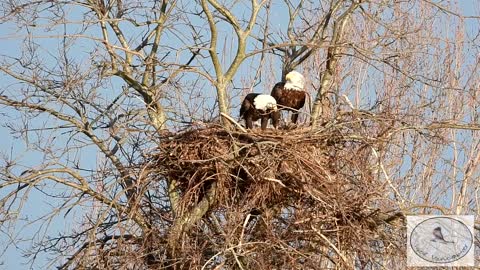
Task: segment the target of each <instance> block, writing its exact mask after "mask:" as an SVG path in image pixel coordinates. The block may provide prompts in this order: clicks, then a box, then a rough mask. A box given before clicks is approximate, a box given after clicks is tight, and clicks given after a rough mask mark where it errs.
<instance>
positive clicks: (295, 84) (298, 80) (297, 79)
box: [285, 70, 305, 91]
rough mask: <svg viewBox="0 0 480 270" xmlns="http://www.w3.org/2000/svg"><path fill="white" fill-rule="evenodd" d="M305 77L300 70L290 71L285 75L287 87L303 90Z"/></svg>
mask: <svg viewBox="0 0 480 270" xmlns="http://www.w3.org/2000/svg"><path fill="white" fill-rule="evenodd" d="M304 85H305V78H304V77H303V75H302V74H301V73H300V72H298V71H295V70H294V71H290V72H289V73H288V74H287V75H286V76H285V89H288V90H298V91H303V89H304Z"/></svg>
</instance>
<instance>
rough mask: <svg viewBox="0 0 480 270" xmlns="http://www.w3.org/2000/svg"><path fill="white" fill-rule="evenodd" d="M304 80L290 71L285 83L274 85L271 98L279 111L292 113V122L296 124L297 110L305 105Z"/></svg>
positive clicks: (298, 74) (297, 73)
mask: <svg viewBox="0 0 480 270" xmlns="http://www.w3.org/2000/svg"><path fill="white" fill-rule="evenodd" d="M304 84H305V79H304V78H303V76H302V74H300V73H299V72H297V71H295V70H294V71H291V72H289V73H288V74H287V75H286V76H285V81H283V82H279V83H277V84H275V86H274V87H273V89H272V96H273V97H274V98H275V100H276V101H277V105H279V107H280V109H286V110H289V111H292V112H293V113H292V122H293V123H294V124H296V123H297V120H298V113H299V110H300V109H301V108H302V107H303V105H305V97H306V92H305V89H304Z"/></svg>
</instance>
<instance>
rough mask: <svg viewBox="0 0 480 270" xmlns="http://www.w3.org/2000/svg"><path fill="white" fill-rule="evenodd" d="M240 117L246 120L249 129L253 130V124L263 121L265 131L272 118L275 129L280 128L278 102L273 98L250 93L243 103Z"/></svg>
mask: <svg viewBox="0 0 480 270" xmlns="http://www.w3.org/2000/svg"><path fill="white" fill-rule="evenodd" d="M240 117H243V119H245V125H246V126H247V128H253V122H254V121H257V120H258V119H261V126H262V130H265V129H266V128H267V124H268V119H270V118H271V119H272V125H273V127H275V128H277V127H278V122H279V121H280V111H279V110H277V102H276V101H275V99H274V98H273V97H272V96H270V95H263V94H258V93H250V94H248V95H247V96H246V97H245V99H244V100H243V102H242V106H241V107H240Z"/></svg>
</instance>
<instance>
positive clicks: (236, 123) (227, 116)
mask: <svg viewBox="0 0 480 270" xmlns="http://www.w3.org/2000/svg"><path fill="white" fill-rule="evenodd" d="M220 114H221V115H222V116H223V117H225V118H227V119H228V121H230V122H232V123H233V124H234V125H235V126H237V127H238V129H240V130H241V131H242V132H245V133H246V132H247V130H246V129H244V128H243V127H242V126H241V125H240V124H239V123H238V122H237V121H235V120H234V119H233V118H232V117H230V116H229V115H227V114H224V113H220Z"/></svg>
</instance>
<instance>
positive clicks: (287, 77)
mask: <svg viewBox="0 0 480 270" xmlns="http://www.w3.org/2000/svg"><path fill="white" fill-rule="evenodd" d="M291 79H292V74H290V72H289V73H288V74H287V75H285V81H290V80H291Z"/></svg>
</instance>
